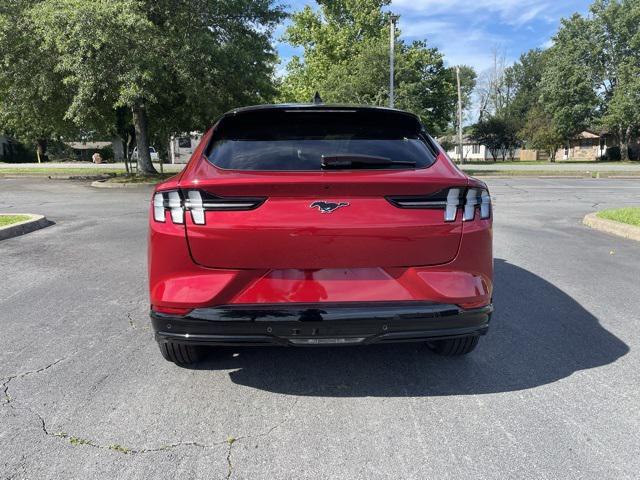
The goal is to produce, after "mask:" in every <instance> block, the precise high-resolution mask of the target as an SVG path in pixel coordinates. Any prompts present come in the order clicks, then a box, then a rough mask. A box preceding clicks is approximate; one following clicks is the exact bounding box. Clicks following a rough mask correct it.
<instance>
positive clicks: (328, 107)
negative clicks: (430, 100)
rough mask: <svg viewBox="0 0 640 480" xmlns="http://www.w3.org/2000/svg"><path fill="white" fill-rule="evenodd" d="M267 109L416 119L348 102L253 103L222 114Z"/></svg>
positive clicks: (404, 112)
mask: <svg viewBox="0 0 640 480" xmlns="http://www.w3.org/2000/svg"><path fill="white" fill-rule="evenodd" d="M269 110H273V111H287V110H296V111H301V110H303V111H316V110H317V111H325V112H326V111H340V112H344V111H353V112H375V113H389V114H392V115H394V114H395V115H402V116H407V117H411V118H414V119H416V120H418V117H417V116H416V115H414V114H413V113H410V112H406V111H404V110H398V109H395V108H388V107H374V106H368V105H348V104H333V105H332V104H313V103H279V104H272V105H253V106H249V107H240V108H234V109H233V110H230V111H228V112H227V113H225V114H224V116H225V117H226V116H233V115H236V114H239V113H248V112H254V111H255V112H267V111H269Z"/></svg>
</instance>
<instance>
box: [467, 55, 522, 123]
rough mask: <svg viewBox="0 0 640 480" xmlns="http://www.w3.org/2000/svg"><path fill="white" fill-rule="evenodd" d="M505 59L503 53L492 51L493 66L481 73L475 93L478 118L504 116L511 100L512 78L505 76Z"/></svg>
mask: <svg viewBox="0 0 640 480" xmlns="http://www.w3.org/2000/svg"><path fill="white" fill-rule="evenodd" d="M507 72H508V70H507V67H506V58H505V54H504V53H503V52H500V51H498V49H497V48H494V49H493V66H492V67H491V68H490V69H488V70H486V71H484V72H482V75H481V76H480V78H479V80H478V85H477V89H476V93H477V96H478V101H479V116H478V119H479V120H482V119H484V118H485V117H492V116H502V117H504V116H505V111H508V109H509V106H510V103H511V100H512V98H513V93H514V92H513V90H514V85H513V77H512V76H510V75H507Z"/></svg>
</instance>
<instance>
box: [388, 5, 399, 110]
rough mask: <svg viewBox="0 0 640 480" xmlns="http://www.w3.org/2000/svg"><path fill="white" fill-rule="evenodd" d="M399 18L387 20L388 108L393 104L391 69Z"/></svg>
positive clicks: (392, 75) (393, 16) (394, 17)
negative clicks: (388, 24)
mask: <svg viewBox="0 0 640 480" xmlns="http://www.w3.org/2000/svg"><path fill="white" fill-rule="evenodd" d="M399 18H400V17H399V16H398V15H390V16H389V20H390V22H391V25H390V28H389V107H390V108H393V106H394V103H395V98H394V92H393V87H394V85H393V82H394V78H393V77H394V74H393V68H394V65H395V50H396V22H397V21H398V19H399Z"/></svg>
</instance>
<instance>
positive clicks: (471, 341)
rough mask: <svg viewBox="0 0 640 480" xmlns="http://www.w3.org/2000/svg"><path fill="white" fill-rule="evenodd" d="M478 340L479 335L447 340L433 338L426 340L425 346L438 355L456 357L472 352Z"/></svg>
mask: <svg viewBox="0 0 640 480" xmlns="http://www.w3.org/2000/svg"><path fill="white" fill-rule="evenodd" d="M479 340H480V336H478V335H472V336H469V337H459V338H449V339H447V340H435V341H432V342H427V346H428V347H429V348H430V349H431V350H433V351H434V352H435V353H437V354H438V355H443V356H445V357H457V356H459V355H466V354H467V353H471V352H473V351H474V350H475V348H476V346H477V345H478V341H479Z"/></svg>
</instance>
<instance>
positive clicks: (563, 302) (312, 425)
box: [0, 178, 640, 480]
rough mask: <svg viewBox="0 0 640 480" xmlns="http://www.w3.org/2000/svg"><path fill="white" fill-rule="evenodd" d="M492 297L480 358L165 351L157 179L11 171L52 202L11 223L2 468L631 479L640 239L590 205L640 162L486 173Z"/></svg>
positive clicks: (24, 203)
mask: <svg viewBox="0 0 640 480" xmlns="http://www.w3.org/2000/svg"><path fill="white" fill-rule="evenodd" d="M487 181H488V183H489V185H490V187H491V189H492V193H493V196H494V198H495V218H496V226H495V258H496V291H495V305H496V314H495V315H494V318H493V325H492V329H491V331H490V333H489V335H488V336H487V337H485V338H483V339H482V341H481V342H480V345H479V347H478V349H477V350H476V352H474V353H473V354H472V355H470V356H469V357H466V358H459V359H447V358H440V357H437V356H435V355H434V354H432V353H430V352H429V351H428V350H427V349H425V348H424V347H422V346H420V345H392V346H376V347H360V348H357V347H355V348H342V349H277V348H269V349H254V350H251V349H243V350H235V351H229V352H225V353H224V354H221V355H218V356H213V357H211V358H210V359H208V360H207V361H206V362H204V363H202V364H200V365H198V367H197V368H195V369H183V368H179V367H176V366H174V365H172V364H170V363H168V362H166V361H164V360H163V359H162V357H161V356H160V353H159V351H158V349H157V346H156V344H155V342H154V340H153V338H152V334H151V331H150V329H149V324H148V317H147V309H148V305H147V293H146V257H145V255H146V215H147V204H148V201H149V196H150V189H148V188H144V187H142V188H139V189H131V190H118V191H104V190H97V189H92V188H90V187H89V186H88V184H87V183H83V182H70V181H49V180H36V179H0V210H1V211H6V212H10V213H11V212H30V213H41V214H44V215H46V216H47V217H48V218H49V219H50V220H52V221H54V222H55V225H54V226H51V227H48V228H46V229H44V230H40V231H37V232H34V233H31V234H28V235H26V236H23V237H18V238H13V239H10V240H5V241H2V242H0V379H2V380H1V385H2V387H1V388H0V478H2V479H21V478H29V479H46V478H51V479H62V478H72V479H76V478H79V479H83V480H84V479H93V478H118V479H129V478H131V479H147V478H148V479H160V478H184V479H191V478H207V479H227V478H234V479H300V478H305V479H325V478H332V479H333V478H336V479H338V478H339V479H372V478H376V479H377V478H385V479H386V478H389V479H414V478H415V479H427V478H432V479H448V478H450V479H461V478H467V479H506V478H514V479H515V478H517V479H529V478H530V479H560V478H562V479H586V478H592V479H627V478H628V479H632V478H633V479H635V478H638V471H640V456H638V452H639V451H640V354H639V349H640V335H639V333H638V332H639V330H640V244H639V243H637V242H633V241H630V240H624V239H620V238H617V237H612V236H608V235H605V234H602V233H599V232H596V231H592V230H589V229H587V228H586V227H583V226H582V225H581V219H582V217H583V216H584V215H585V214H586V213H589V212H592V211H595V210H597V209H601V208H606V207H617V206H626V205H630V204H636V205H637V204H639V203H640V182H638V181H637V180H613V179H609V180H607V179H601V180H591V179H558V178H557V179H539V178H526V179H525V178H522V179H518V178H509V179H489V180H487Z"/></svg>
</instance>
